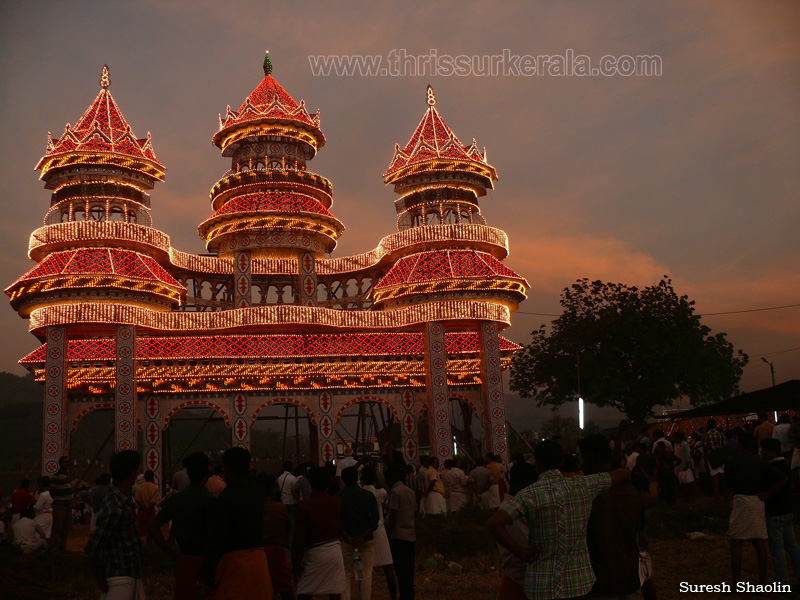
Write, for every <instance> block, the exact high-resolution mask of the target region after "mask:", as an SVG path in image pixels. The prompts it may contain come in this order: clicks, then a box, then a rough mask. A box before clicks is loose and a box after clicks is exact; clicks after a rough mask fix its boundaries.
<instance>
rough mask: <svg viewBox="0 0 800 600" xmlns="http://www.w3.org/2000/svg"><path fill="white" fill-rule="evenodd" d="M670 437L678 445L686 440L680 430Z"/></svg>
mask: <svg viewBox="0 0 800 600" xmlns="http://www.w3.org/2000/svg"><path fill="white" fill-rule="evenodd" d="M672 437H673V438H674V439H675V441H676V442H678V443H679V444H680V443H681V442H683V441H684V440H685V439H686V434H684V433H683V432H682V431H681V430H680V429H679V430H678V431H676V432H675V433H673V434H672Z"/></svg>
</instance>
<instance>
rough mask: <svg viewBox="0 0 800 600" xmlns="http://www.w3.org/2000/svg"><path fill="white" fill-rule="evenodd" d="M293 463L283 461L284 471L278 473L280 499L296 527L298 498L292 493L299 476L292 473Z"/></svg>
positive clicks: (290, 541) (290, 539)
mask: <svg viewBox="0 0 800 600" xmlns="http://www.w3.org/2000/svg"><path fill="white" fill-rule="evenodd" d="M293 466H294V465H292V463H291V462H290V461H286V462H284V463H283V472H282V473H281V474H280V475H278V492H279V493H280V495H281V497H280V501H281V502H282V503H283V505H284V506H285V507H286V511H287V512H288V513H289V521H290V523H291V525H292V529H294V522H295V519H296V518H297V498H295V497H294V494H293V493H292V488H293V487H294V484H295V483H297V477H295V476H294V475H292V467H293ZM289 545H290V546H291V545H292V534H291V531H290V532H289Z"/></svg>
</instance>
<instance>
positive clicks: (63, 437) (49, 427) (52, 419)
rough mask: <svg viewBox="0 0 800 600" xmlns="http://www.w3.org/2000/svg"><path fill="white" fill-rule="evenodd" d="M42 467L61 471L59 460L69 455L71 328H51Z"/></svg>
mask: <svg viewBox="0 0 800 600" xmlns="http://www.w3.org/2000/svg"><path fill="white" fill-rule="evenodd" d="M44 382H45V383H44V419H43V421H44V422H43V425H42V428H43V431H42V470H43V471H44V473H46V474H48V475H53V474H54V473H55V472H56V471H58V459H59V457H61V456H69V429H68V427H67V412H68V411H67V403H68V401H69V399H68V397H67V328H66V327H48V328H47V358H46V359H45V378H44Z"/></svg>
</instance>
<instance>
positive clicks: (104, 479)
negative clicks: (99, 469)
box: [97, 473, 111, 485]
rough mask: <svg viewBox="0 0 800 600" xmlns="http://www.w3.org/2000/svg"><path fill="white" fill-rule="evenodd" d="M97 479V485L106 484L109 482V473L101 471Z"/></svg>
mask: <svg viewBox="0 0 800 600" xmlns="http://www.w3.org/2000/svg"><path fill="white" fill-rule="evenodd" d="M97 479H98V481H99V482H100V483H98V485H108V484H109V483H111V473H103V474H101V475H100V477H98V478H97Z"/></svg>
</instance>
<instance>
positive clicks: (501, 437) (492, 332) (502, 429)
mask: <svg viewBox="0 0 800 600" xmlns="http://www.w3.org/2000/svg"><path fill="white" fill-rule="evenodd" d="M478 333H479V335H480V347H481V348H480V362H481V382H482V385H481V391H482V396H483V410H484V418H483V423H484V428H483V429H484V430H483V434H484V440H485V444H486V450H487V451H488V452H492V453H493V454H497V455H498V456H500V457H502V459H503V460H504V461H505V462H508V458H509V457H508V432H507V428H506V403H505V398H504V396H503V370H502V367H501V363H500V340H499V337H498V333H497V325H496V324H495V323H492V322H491V321H483V322H482V323H481V324H480V326H479V329H478Z"/></svg>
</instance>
